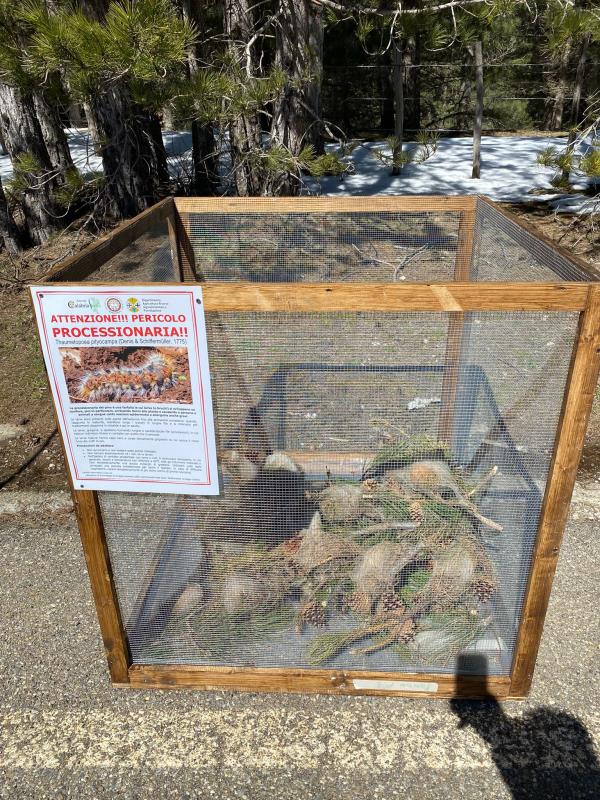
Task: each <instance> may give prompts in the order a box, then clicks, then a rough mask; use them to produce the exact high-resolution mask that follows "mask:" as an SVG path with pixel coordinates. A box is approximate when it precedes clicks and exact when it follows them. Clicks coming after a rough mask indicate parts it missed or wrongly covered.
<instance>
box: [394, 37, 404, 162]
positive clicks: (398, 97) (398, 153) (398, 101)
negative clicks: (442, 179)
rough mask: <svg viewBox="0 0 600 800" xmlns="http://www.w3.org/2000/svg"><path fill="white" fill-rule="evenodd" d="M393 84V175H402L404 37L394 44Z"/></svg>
mask: <svg viewBox="0 0 600 800" xmlns="http://www.w3.org/2000/svg"><path fill="white" fill-rule="evenodd" d="M392 82H393V84H394V147H393V150H392V158H393V161H394V163H393V165H392V175H400V170H401V169H402V165H401V164H400V163H399V159H400V158H401V157H402V144H403V139H404V58H403V47H402V37H401V36H397V37H396V38H394V41H393V43H392Z"/></svg>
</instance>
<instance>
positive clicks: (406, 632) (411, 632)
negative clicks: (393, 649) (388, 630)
mask: <svg viewBox="0 0 600 800" xmlns="http://www.w3.org/2000/svg"><path fill="white" fill-rule="evenodd" d="M416 632H417V626H416V625H415V623H414V621H413V620H412V619H405V620H404V622H403V623H402V625H401V626H400V629H399V631H398V636H397V637H396V638H397V639H398V641H399V642H402V644H408V642H410V641H412V640H413V639H414V638H415V634H416Z"/></svg>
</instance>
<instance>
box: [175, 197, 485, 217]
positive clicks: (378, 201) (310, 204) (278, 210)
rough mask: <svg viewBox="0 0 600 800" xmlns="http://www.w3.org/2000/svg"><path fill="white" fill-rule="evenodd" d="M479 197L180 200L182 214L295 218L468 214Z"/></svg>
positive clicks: (206, 198)
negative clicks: (400, 213)
mask: <svg viewBox="0 0 600 800" xmlns="http://www.w3.org/2000/svg"><path fill="white" fill-rule="evenodd" d="M476 202H477V198H476V197H475V196H470V197H460V196H451V195H418V196H417V195H397V196H393V195H387V196H383V195H378V196H376V197H293V198H291V197H176V198H175V205H176V207H177V210H178V211H179V213H180V214H199V213H201V214H226V213H230V214H252V213H256V214H258V213H260V214H293V213H299V214H300V213H301V214H305V213H312V214H314V213H317V212H326V213H335V212H340V213H343V212H352V211H362V212H377V211H464V210H467V209H474V208H475V204H476Z"/></svg>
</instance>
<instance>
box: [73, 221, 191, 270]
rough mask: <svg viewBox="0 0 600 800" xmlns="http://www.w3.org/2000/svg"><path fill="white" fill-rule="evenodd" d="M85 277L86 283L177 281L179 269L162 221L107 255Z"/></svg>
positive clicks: (165, 226)
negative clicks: (105, 259)
mask: <svg viewBox="0 0 600 800" xmlns="http://www.w3.org/2000/svg"><path fill="white" fill-rule="evenodd" d="M87 281H88V282H89V283H125V282H127V283H154V282H159V281H179V272H178V270H177V268H176V266H175V265H174V263H173V258H172V254H171V246H170V242H169V233H168V229H167V223H166V221H164V220H161V221H158V222H156V223H155V224H154V225H153V226H152V227H151V228H150V229H149V230H147V231H146V232H145V233H143V234H142V235H141V236H139V237H138V238H137V239H135V240H134V241H133V242H131V244H129V245H127V247H124V248H123V249H122V250H121V251H120V252H119V253H118V254H117V255H116V256H113V257H112V258H110V259H108V261H106V262H105V263H104V264H103V265H102V266H101V267H100V268H99V269H97V270H96V271H95V272H94V273H93V274H92V275H91V276H90V277H89V278H88V279H87Z"/></svg>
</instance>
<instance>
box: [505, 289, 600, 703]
mask: <svg viewBox="0 0 600 800" xmlns="http://www.w3.org/2000/svg"><path fill="white" fill-rule="evenodd" d="M599 374H600V285H598V284H596V285H593V286H590V287H589V290H588V300H587V304H586V308H585V310H584V311H583V313H582V314H581V318H580V322H579V331H578V335H577V339H576V342H575V349H574V351H573V359H572V361H571V368H570V370H569V376H568V378H567V386H566V394H565V399H564V402H563V408H562V413H561V418H560V421H559V425H558V432H557V436H556V442H555V447H554V455H553V458H552V463H551V465H550V470H549V472H548V478H547V483H546V494H545V496H544V502H543V506H542V513H541V517H540V523H539V528H538V535H537V539H536V543H535V548H534V552H533V557H532V562H531V572H530V574H529V581H528V584H527V590H526V593H525V599H524V602H523V610H522V613H521V625H520V628H519V635H518V638H517V642H516V646H515V657H514V661H513V669H512V673H511V676H512V680H511V692H510V693H511V696H514V697H525V696H526V695H527V693H528V691H529V688H530V686H531V681H532V679H533V671H534V668H535V662H536V659H537V654H538V649H539V646H540V640H541V637H542V629H543V625H544V618H545V616H546V610H547V608H548V602H549V600H550V590H551V588H552V582H553V579H554V573H555V571H556V564H557V561H558V554H559V550H560V543H561V541H562V536H563V533H564V529H565V526H566V523H567V518H568V515H569V504H570V502H571V495H572V494H573V488H574V485H575V478H576V476H577V467H578V465H579V460H580V458H581V452H582V450H583V444H584V440H585V432H586V430H587V424H588V420H589V416H590V412H591V410H592V402H593V400H594V392H595V390H596V385H597V383H598V375H599Z"/></svg>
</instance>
